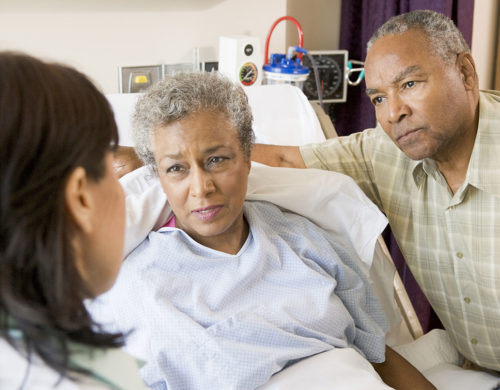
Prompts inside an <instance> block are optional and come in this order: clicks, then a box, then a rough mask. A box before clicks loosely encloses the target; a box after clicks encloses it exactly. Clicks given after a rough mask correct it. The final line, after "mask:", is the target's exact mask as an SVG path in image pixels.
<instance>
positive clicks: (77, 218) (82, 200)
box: [64, 167, 93, 234]
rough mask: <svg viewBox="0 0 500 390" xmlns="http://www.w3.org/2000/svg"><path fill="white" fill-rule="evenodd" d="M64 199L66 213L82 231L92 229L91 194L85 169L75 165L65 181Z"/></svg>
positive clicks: (87, 231)
mask: <svg viewBox="0 0 500 390" xmlns="http://www.w3.org/2000/svg"><path fill="white" fill-rule="evenodd" d="M64 200H65V204H66V209H67V210H68V215H69V216H70V217H71V219H72V220H73V222H74V223H75V225H76V227H77V228H78V229H79V230H81V231H82V232H83V233H87V234H88V233H90V232H91V231H92V207H93V202H92V196H91V192H90V189H89V181H88V178H87V174H86V172H85V169H83V168H82V167H77V168H75V169H74V170H73V172H71V174H70V175H69V178H68V180H67V181H66V188H65V191H64Z"/></svg>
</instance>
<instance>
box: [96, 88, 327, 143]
mask: <svg viewBox="0 0 500 390" xmlns="http://www.w3.org/2000/svg"><path fill="white" fill-rule="evenodd" d="M245 92H246V94H247V96H248V103H249V104H250V107H251V108H252V115H253V119H254V120H253V130H254V133H255V139H256V142H258V143H264V144H276V145H296V146H299V145H304V144H308V143H315V142H322V141H324V140H325V136H324V133H323V130H322V129H321V124H320V123H319V120H318V117H317V116H316V113H315V112H314V109H313V108H312V106H311V104H310V103H309V101H308V100H307V98H306V96H305V95H304V93H303V92H302V90H300V89H299V88H297V87H294V86H291V85H288V84H275V85H259V86H256V87H252V88H247V89H246V90H245ZM141 95H142V94H140V93H114V94H108V95H106V97H107V99H108V101H109V103H110V105H111V108H112V109H113V112H114V114H115V121H116V124H117V126H118V132H119V135H120V137H119V138H120V142H119V143H120V145H122V146H134V143H133V141H132V137H131V128H132V124H131V117H132V113H133V111H134V107H135V103H136V102H137V99H138V98H139V97H140V96H141Z"/></svg>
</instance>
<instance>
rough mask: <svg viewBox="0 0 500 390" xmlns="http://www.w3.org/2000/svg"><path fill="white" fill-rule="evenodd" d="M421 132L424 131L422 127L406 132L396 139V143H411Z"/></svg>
mask: <svg viewBox="0 0 500 390" xmlns="http://www.w3.org/2000/svg"><path fill="white" fill-rule="evenodd" d="M420 130H422V128H421V127H419V128H416V129H411V130H406V131H405V132H404V133H403V134H402V135H400V136H399V137H398V138H397V139H396V141H398V143H405V142H408V141H411V139H412V138H413V137H415V136H416V135H417V133H418V132H419V131H420Z"/></svg>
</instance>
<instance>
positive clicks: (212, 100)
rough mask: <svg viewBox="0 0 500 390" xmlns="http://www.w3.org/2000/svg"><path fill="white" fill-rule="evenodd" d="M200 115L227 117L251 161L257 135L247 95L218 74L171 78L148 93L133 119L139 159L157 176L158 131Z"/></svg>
mask: <svg viewBox="0 0 500 390" xmlns="http://www.w3.org/2000/svg"><path fill="white" fill-rule="evenodd" d="M200 111H209V112H221V113H223V114H225V115H227V118H228V119H229V121H230V123H231V124H232V125H233V126H234V128H235V129H236V131H237V134H238V140H239V142H240V146H241V149H242V151H243V153H244V154H245V157H246V158H250V153H251V150H252V146H253V142H254V133H253V130H252V120H253V118H252V111H251V109H250V106H249V104H248V98H247V95H246V94H245V92H244V91H243V88H242V87H241V86H239V85H236V84H235V83H233V82H232V81H230V80H229V79H228V78H226V77H224V76H222V75H221V74H220V73H218V72H194V73H180V74H176V75H174V76H167V78H166V79H164V80H161V81H159V82H158V83H156V84H154V85H153V86H151V87H150V88H149V89H148V90H147V91H146V92H145V94H144V95H143V96H142V97H141V98H140V99H139V100H138V101H137V104H136V107H135V112H134V114H133V116H132V139H133V140H134V142H135V151H136V153H137V155H138V156H139V158H140V159H141V160H142V161H143V162H144V163H145V164H146V165H149V166H150V167H151V168H152V169H153V171H154V172H156V162H155V158H154V153H153V145H152V139H153V133H154V132H155V130H157V129H158V128H159V127H161V126H165V125H168V124H170V123H172V122H175V121H178V120H181V119H183V118H186V117H188V116H190V115H192V114H196V113H197V112H200Z"/></svg>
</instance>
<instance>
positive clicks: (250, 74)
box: [239, 62, 257, 87]
mask: <svg viewBox="0 0 500 390" xmlns="http://www.w3.org/2000/svg"><path fill="white" fill-rule="evenodd" d="M239 75H240V82H241V84H243V85H245V86H247V87H248V86H250V85H252V84H254V83H255V82H256V81H257V66H256V65H255V64H254V63H252V62H247V63H245V64H243V65H242V66H241V68H240V72H239Z"/></svg>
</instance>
